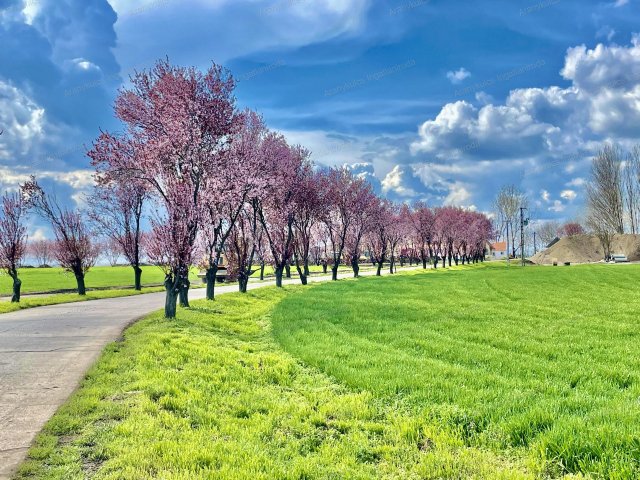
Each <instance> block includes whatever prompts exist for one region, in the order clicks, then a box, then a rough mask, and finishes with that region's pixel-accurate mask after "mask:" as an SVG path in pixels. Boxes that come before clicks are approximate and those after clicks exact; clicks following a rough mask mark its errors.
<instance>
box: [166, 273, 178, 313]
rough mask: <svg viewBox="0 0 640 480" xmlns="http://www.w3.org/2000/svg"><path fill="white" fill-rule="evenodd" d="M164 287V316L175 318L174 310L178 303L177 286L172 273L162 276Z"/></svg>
mask: <svg viewBox="0 0 640 480" xmlns="http://www.w3.org/2000/svg"><path fill="white" fill-rule="evenodd" d="M164 289H165V290H166V297H165V300H164V316H165V317H166V318H176V310H177V303H178V286H177V285H176V282H175V280H174V279H173V276H172V275H167V276H166V277H165V278H164Z"/></svg>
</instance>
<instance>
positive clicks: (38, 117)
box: [0, 80, 45, 161]
mask: <svg viewBox="0 0 640 480" xmlns="http://www.w3.org/2000/svg"><path fill="white" fill-rule="evenodd" d="M44 116H45V110H44V108H42V107H41V106H40V105H38V104H36V103H35V102H34V101H33V100H32V99H31V98H29V97H28V96H27V95H26V94H25V93H24V92H22V91H21V90H19V89H18V88H16V87H14V86H13V85H11V84H9V83H5V82H3V81H2V80H0V125H2V128H3V130H4V133H3V134H2V137H1V138H0V140H1V141H0V160H10V161H15V160H14V158H12V156H13V155H27V154H29V153H30V152H31V151H32V147H33V145H34V143H36V142H37V141H38V140H40V139H42V137H43V133H44V132H43V129H44V122H45V119H44Z"/></svg>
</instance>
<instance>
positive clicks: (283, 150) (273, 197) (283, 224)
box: [258, 133, 310, 287]
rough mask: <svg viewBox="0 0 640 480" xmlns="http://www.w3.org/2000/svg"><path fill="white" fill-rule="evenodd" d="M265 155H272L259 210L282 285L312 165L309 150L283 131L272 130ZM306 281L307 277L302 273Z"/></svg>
mask: <svg viewBox="0 0 640 480" xmlns="http://www.w3.org/2000/svg"><path fill="white" fill-rule="evenodd" d="M263 155H265V157H266V158H268V159H270V164H271V167H272V168H271V170H270V172H269V179H270V182H269V188H268V189H267V190H266V191H265V195H264V197H263V198H262V199H261V201H260V208H259V210H258V213H259V216H260V221H261V223H262V227H263V229H264V235H265V238H266V241H267V244H268V245H269V249H270V253H271V258H272V261H273V268H274V273H275V276H276V286H277V287H282V276H283V273H284V270H285V268H287V265H289V264H290V261H291V259H292V256H293V253H294V247H295V243H294V222H295V218H296V214H297V213H300V209H299V205H300V203H301V196H302V195H303V193H301V191H300V189H301V187H302V186H303V184H302V182H303V178H304V175H305V172H306V171H307V170H308V169H310V164H309V163H308V157H309V152H308V151H307V150H305V149H304V148H302V147H300V146H293V147H291V146H289V145H288V144H287V142H286V140H285V139H284V137H282V136H281V135H278V134H275V133H271V134H269V135H268V136H267V138H266V139H265V141H264V142H263ZM301 279H302V282H303V283H306V277H304V276H302V277H301Z"/></svg>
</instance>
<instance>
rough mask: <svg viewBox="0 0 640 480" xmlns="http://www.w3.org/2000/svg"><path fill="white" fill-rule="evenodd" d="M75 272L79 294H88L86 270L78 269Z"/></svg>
mask: <svg viewBox="0 0 640 480" xmlns="http://www.w3.org/2000/svg"><path fill="white" fill-rule="evenodd" d="M73 274H74V276H75V277H76V284H77V285H78V295H86V294H87V288H86V286H85V284H84V272H83V271H82V270H76V271H75V272H73Z"/></svg>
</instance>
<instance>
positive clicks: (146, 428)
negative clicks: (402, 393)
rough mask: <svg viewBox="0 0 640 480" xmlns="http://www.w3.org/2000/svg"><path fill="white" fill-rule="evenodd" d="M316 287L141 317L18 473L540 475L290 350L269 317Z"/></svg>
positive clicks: (252, 294)
mask: <svg viewBox="0 0 640 480" xmlns="http://www.w3.org/2000/svg"><path fill="white" fill-rule="evenodd" d="M394 280H395V281H397V282H398V283H399V284H401V283H403V282H404V280H405V279H404V277H403V278H402V279H400V278H397V279H394ZM361 281H362V280H359V281H344V282H340V285H343V284H344V285H347V284H356V283H360V282H361ZM379 281H380V279H375V280H372V281H367V284H368V285H375V284H376V282H379ZM316 288H320V287H317V286H310V287H307V289H303V288H302V287H299V286H296V287H287V288H285V289H275V288H264V289H259V290H254V291H251V292H249V293H248V294H245V295H240V294H229V295H223V296H221V297H219V298H218V299H217V300H216V301H215V302H206V301H198V302H193V307H192V308H191V309H188V310H181V311H180V312H179V318H178V319H177V320H175V321H167V320H165V319H164V318H163V317H162V316H161V315H160V314H154V315H151V316H149V317H148V318H146V319H144V320H142V321H140V322H138V323H136V324H135V325H133V326H132V327H130V328H129V329H128V330H127V331H126V333H125V335H124V339H123V341H122V342H118V343H114V344H111V345H110V346H109V347H108V348H107V349H106V351H105V352H104V354H103V355H102V357H101V359H100V360H99V361H98V362H97V364H96V365H95V366H94V367H93V368H92V370H91V371H90V373H89V374H88V376H87V377H86V379H85V380H84V381H83V382H82V385H81V388H80V389H79V390H78V391H77V392H76V393H75V394H74V395H73V397H72V398H71V399H70V401H69V402H68V403H67V404H66V405H65V406H63V407H62V408H61V409H60V410H59V411H58V412H57V413H56V415H55V416H54V417H53V418H52V419H51V420H50V421H49V422H48V424H47V425H46V427H45V428H44V430H43V432H42V433H41V434H40V435H39V436H38V437H37V439H36V441H35V445H34V446H33V447H32V448H31V450H30V452H29V457H28V460H27V461H26V462H25V463H24V464H23V465H22V466H21V468H20V470H19V473H18V475H17V478H19V479H26V478H39V479H81V478H87V477H89V478H95V479H135V480H139V479H147V478H163V479H176V480H177V479H190V480H191V479H211V478H216V479H219V478H222V479H225V478H228V479H244V478H247V479H249V478H250V479H273V478H279V479H310V478H336V479H338V478H340V479H342V478H350V479H351V478H354V479H368V478H398V479H407V478H409V479H410V478H492V479H494V478H505V479H506V478H509V479H512V478H514V479H515V478H532V476H531V474H529V473H527V471H526V468H525V467H524V466H523V464H522V463H521V462H520V461H519V460H514V459H511V458H510V457H509V456H508V455H504V454H503V455H496V454H495V453H493V452H490V451H488V450H486V449H484V448H477V447H469V446H466V445H464V443H463V442H462V441H461V440H460V439H459V437H458V436H457V434H456V432H454V431H447V430H446V429H442V428H439V427H436V426H434V424H433V422H431V421H430V419H429V418H426V417H419V416H416V415H414V413H413V412H412V411H410V410H408V409H406V408H404V406H403V405H402V404H400V403H388V402H386V401H384V400H382V399H380V398H377V397H376V396H375V395H373V394H372V393H370V392H367V391H364V390H362V391H356V390H352V389H350V388H346V387H344V386H342V385H340V384H338V383H337V382H336V381H335V380H332V379H331V378H330V377H328V376H326V375H325V374H323V373H322V372H320V371H318V370H317V369H315V368H312V367H308V366H305V365H304V364H302V363H300V362H299V361H298V360H296V359H295V358H294V357H292V356H291V355H290V354H288V353H286V352H284V351H283V350H282V349H281V348H280V347H279V346H278V344H277V343H276V342H275V340H274V339H273V336H272V333H271V312H272V310H273V308H274V307H275V306H276V305H277V304H278V303H279V302H281V301H283V300H285V299H289V298H291V299H296V300H295V301H296V302H297V301H298V300H299V299H300V298H303V297H304V295H300V293H301V292H302V291H305V292H306V293H305V295H306V294H311V293H312V292H314V291H315V289H316ZM333 298H334V299H335V297H333ZM289 320H290V321H292V322H295V316H293V317H290V318H289Z"/></svg>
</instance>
